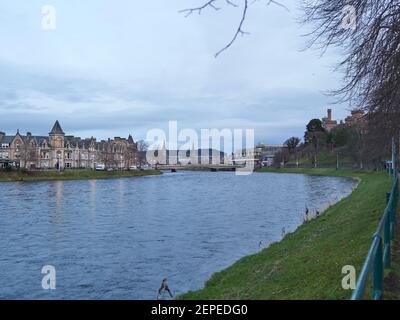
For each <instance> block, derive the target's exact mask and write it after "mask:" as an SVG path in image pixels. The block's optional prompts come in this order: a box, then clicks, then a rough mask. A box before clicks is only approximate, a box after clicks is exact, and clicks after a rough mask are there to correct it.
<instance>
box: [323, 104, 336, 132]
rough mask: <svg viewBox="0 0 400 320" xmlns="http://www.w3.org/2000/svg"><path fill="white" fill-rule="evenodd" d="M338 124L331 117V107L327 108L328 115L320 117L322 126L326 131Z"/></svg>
mask: <svg viewBox="0 0 400 320" xmlns="http://www.w3.org/2000/svg"><path fill="white" fill-rule="evenodd" d="M337 126H338V122H337V121H336V120H333V119H332V109H328V116H327V117H326V118H322V127H323V128H324V129H325V130H326V131H327V132H331V131H332V130H333V129H335V128H336V127H337Z"/></svg>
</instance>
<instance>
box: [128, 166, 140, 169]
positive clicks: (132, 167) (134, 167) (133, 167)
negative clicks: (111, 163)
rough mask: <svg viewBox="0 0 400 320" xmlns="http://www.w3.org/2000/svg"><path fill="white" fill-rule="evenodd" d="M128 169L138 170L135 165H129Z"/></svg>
mask: <svg viewBox="0 0 400 320" xmlns="http://www.w3.org/2000/svg"><path fill="white" fill-rule="evenodd" d="M129 170H138V167H137V166H130V167H129Z"/></svg>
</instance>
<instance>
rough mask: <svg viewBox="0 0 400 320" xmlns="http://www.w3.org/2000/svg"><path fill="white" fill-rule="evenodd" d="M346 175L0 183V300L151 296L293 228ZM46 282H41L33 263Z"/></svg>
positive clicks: (192, 281) (176, 288) (200, 278)
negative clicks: (48, 271)
mask: <svg viewBox="0 0 400 320" xmlns="http://www.w3.org/2000/svg"><path fill="white" fill-rule="evenodd" d="M355 183H356V182H355V181H354V180H352V179H347V178H335V177H317V176H308V175H297V174H296V175H294V174H293V175H292V174H272V173H256V174H253V175H250V176H236V175H235V174H233V173H222V172H221V173H211V172H178V173H165V174H163V175H161V176H151V177H140V178H127V179H115V180H82V181H56V182H16V183H0V199H1V200H0V201H1V209H0V234H1V237H0V299H156V297H157V289H158V288H159V286H160V284H161V281H162V279H163V278H168V283H169V286H170V288H171V290H172V291H173V293H174V294H175V295H176V294H181V293H184V292H186V291H188V290H195V289H199V288H201V287H202V286H203V285H204V282H205V281H206V280H207V279H209V277H210V276H211V275H212V273H214V272H216V271H220V270H222V269H224V268H226V267H228V266H229V265H231V264H232V263H234V262H235V261H237V260H238V259H240V258H241V257H244V256H246V255H249V254H253V253H256V252H258V251H260V242H261V243H262V245H263V246H265V245H266V244H268V243H270V242H273V241H279V240H280V239H281V238H282V229H283V228H285V231H286V232H291V231H294V230H296V228H298V226H299V225H301V224H302V223H303V218H304V211H305V207H306V206H307V207H309V208H310V209H313V208H319V207H321V206H323V205H324V204H326V203H329V202H332V201H335V200H336V199H337V198H339V197H342V196H344V195H348V194H349V193H350V192H351V190H352V188H353V187H354V185H355ZM45 265H51V266H54V267H55V270H56V289H55V290H44V289H43V288H42V278H43V277H44V274H42V273H41V271H42V267H43V266H45Z"/></svg>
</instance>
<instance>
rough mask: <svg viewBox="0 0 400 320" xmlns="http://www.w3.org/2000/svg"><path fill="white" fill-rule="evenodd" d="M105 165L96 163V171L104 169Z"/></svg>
mask: <svg viewBox="0 0 400 320" xmlns="http://www.w3.org/2000/svg"><path fill="white" fill-rule="evenodd" d="M105 170H106V166H105V165H104V164H98V165H96V171H105Z"/></svg>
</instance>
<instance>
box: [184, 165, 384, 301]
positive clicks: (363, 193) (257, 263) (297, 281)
mask: <svg viewBox="0 0 400 320" xmlns="http://www.w3.org/2000/svg"><path fill="white" fill-rule="evenodd" d="M263 171H267V172H282V173H305V174H316V175H330V176H346V177H353V178H358V179H360V180H361V182H360V184H359V186H358V188H357V189H356V190H355V191H354V192H353V193H352V194H351V195H350V196H349V197H347V198H346V199H344V200H342V201H340V202H339V203H338V204H336V205H334V206H332V207H331V208H330V209H328V210H327V211H326V212H325V213H324V214H323V215H322V216H321V217H320V218H319V219H317V220H313V221H311V222H308V223H307V224H305V225H303V226H301V227H300V228H299V229H298V230H297V231H296V232H294V233H292V234H289V235H287V236H286V237H285V239H283V240H282V241H281V242H279V243H276V244H273V245H272V246H270V247H269V248H268V249H265V250H263V251H261V252H260V253H258V254H255V255H252V256H248V257H245V258H243V259H241V260H239V261H238V262H236V263H235V264H234V265H233V266H231V267H229V268H227V269H226V270H224V271H222V272H219V273H216V274H214V275H213V276H212V278H211V279H210V280H209V281H207V283H206V285H205V288H204V289H202V290H199V291H196V292H189V293H187V294H185V295H183V296H181V297H179V299H348V298H349V297H350V295H351V292H350V291H346V290H343V289H342V286H341V281H342V277H343V275H342V273H341V272H342V267H343V266H345V265H353V266H355V267H356V269H357V272H359V271H360V269H361V266H362V264H363V262H364V259H365V257H366V255H367V252H368V248H369V246H370V244H371V237H372V234H373V233H374V231H375V229H376V227H377V225H378V221H379V219H380V217H381V216H382V213H383V209H384V207H385V193H386V192H387V191H389V189H390V180H389V178H388V175H387V174H385V173H372V172H365V171H353V170H338V171H337V170H334V169H288V170H286V169H279V170H263ZM260 174H261V173H260ZM266 183H268V176H266ZM357 274H358V273H357Z"/></svg>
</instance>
